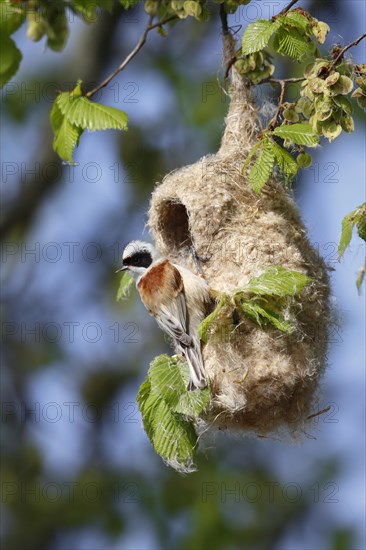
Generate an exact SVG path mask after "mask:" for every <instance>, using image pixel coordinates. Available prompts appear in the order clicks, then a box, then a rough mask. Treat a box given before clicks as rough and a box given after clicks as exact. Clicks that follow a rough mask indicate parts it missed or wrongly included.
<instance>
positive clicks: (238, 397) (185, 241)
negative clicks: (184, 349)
mask: <svg viewBox="0 0 366 550" xmlns="http://www.w3.org/2000/svg"><path fill="white" fill-rule="evenodd" d="M230 96H231V102H230V107H229V111H228V114H227V117H226V127H225V130H224V135H223V138H222V143H221V147H220V149H219V151H218V152H217V153H216V154H215V155H208V156H206V157H203V158H202V159H200V160H199V161H197V162H196V163H194V164H192V165H190V166H184V167H183V168H180V169H178V170H175V171H174V172H172V173H170V174H168V175H167V176H166V177H165V178H164V180H163V181H162V183H161V184H159V185H157V187H156V188H155V190H154V192H153V195H152V199H151V206H150V211H149V226H150V228H151V231H152V234H153V237H154V239H155V243H156V246H157V248H158V249H159V250H160V252H161V253H162V254H163V255H166V256H168V257H170V258H171V259H172V260H173V261H176V262H177V263H180V264H181V265H185V266H187V267H188V268H190V269H191V270H192V271H193V272H196V273H197V271H196V268H195V266H194V263H193V261H192V258H191V255H190V253H189V250H188V247H189V245H190V244H192V243H194V245H195V247H196V250H197V253H198V255H199V256H201V257H206V259H207V258H208V259H207V261H206V262H205V263H204V264H203V270H204V274H205V278H206V280H207V281H208V283H209V285H210V286H211V287H212V288H213V289H215V290H217V291H230V289H234V288H242V287H244V285H245V284H246V283H247V282H248V280H249V279H250V278H251V277H254V276H258V275H259V274H261V273H262V272H263V271H264V270H265V269H266V268H268V267H270V266H283V267H286V268H288V269H291V270H295V271H300V272H302V273H306V275H308V276H309V277H311V279H312V283H311V284H309V285H308V286H306V287H305V289H304V290H303V291H302V293H301V294H300V296H298V297H295V298H293V300H292V302H291V303H290V304H289V308H288V315H289V317H290V318H291V319H294V320H295V327H296V328H295V331H294V332H293V333H292V334H291V335H287V334H284V333H282V332H280V331H279V330H277V329H275V328H273V329H268V330H266V331H263V330H261V329H260V328H259V327H258V326H257V325H255V324H254V323H252V322H251V321H249V320H241V322H240V323H239V324H238V325H237V326H236V327H234V326H231V327H230V329H228V326H227V323H226V326H225V323H223V326H222V327H218V329H217V330H216V332H215V333H214V334H211V336H210V338H209V340H208V343H207V344H206V345H205V346H204V348H203V356H204V362H205V369H206V372H207V374H208V377H209V379H210V383H211V387H212V390H213V400H212V404H211V407H210V410H209V411H208V413H207V416H206V418H205V420H206V422H207V423H208V425H210V426H211V427H217V428H221V429H223V428H231V429H233V428H237V429H241V430H246V431H251V432H253V433H255V434H257V435H259V436H265V435H268V434H270V433H273V432H274V431H278V430H279V429H283V428H287V431H289V432H290V434H291V435H292V436H296V435H297V434H298V433H300V432H302V431H303V430H304V428H305V426H306V419H307V417H308V416H309V415H310V414H311V413H313V412H314V410H315V409H314V398H315V396H316V393H317V392H316V390H317V387H318V384H319V378H320V377H321V375H322V373H323V371H324V368H325V353H326V347H327V324H328V316H329V311H328V295H329V286H328V277H327V272H326V267H325V264H324V262H323V260H322V259H321V258H320V257H319V255H318V253H317V252H316V251H315V249H314V248H313V247H312V246H311V244H310V243H309V241H308V238H307V234H306V230H305V228H304V225H303V223H302V221H301V219H300V215H299V212H298V209H297V207H296V205H295V203H294V201H293V199H292V198H291V197H290V196H289V194H288V193H287V192H286V190H285V189H284V188H283V186H282V185H281V184H280V183H278V182H276V181H275V180H271V181H270V182H269V183H268V184H267V185H266V186H265V188H264V190H263V191H262V192H261V194H260V195H256V194H255V193H254V192H253V191H252V190H251V189H250V188H249V186H248V184H247V182H246V178H245V176H243V174H242V166H243V163H244V161H245V158H246V156H247V155H248V153H249V151H250V150H251V148H252V146H253V145H254V144H255V143H256V136H257V134H258V132H259V130H258V118H257V110H256V107H255V105H254V103H253V100H252V96H251V91H250V88H248V87H247V86H246V85H245V83H244V82H243V80H242V79H241V78H240V77H239V76H238V75H237V74H235V73H234V74H233V76H232V82H231V89H230ZM229 318H230V315H228V319H229ZM229 323H230V322H229ZM315 408H316V407H315Z"/></svg>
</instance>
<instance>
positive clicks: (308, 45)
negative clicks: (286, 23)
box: [273, 27, 314, 61]
mask: <svg viewBox="0 0 366 550" xmlns="http://www.w3.org/2000/svg"><path fill="white" fill-rule="evenodd" d="M273 47H274V49H275V50H276V52H277V53H279V54H281V55H287V56H289V57H292V58H293V59H296V60H297V61H300V60H301V59H302V58H303V57H305V56H306V55H311V54H313V52H314V44H313V42H311V41H309V40H307V38H306V37H305V36H304V35H303V34H301V33H300V32H299V31H298V30H297V29H295V28H291V29H289V30H287V29H285V28H283V27H281V28H280V29H279V30H278V32H277V33H276V36H275V38H274V41H273Z"/></svg>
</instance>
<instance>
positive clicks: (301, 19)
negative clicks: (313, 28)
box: [279, 11, 309, 32]
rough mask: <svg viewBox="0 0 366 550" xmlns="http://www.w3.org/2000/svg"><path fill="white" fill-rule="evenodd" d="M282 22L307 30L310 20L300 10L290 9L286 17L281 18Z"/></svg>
mask: <svg viewBox="0 0 366 550" xmlns="http://www.w3.org/2000/svg"><path fill="white" fill-rule="evenodd" d="M279 19H280V20H281V23H282V24H287V25H290V26H292V27H296V28H297V29H299V30H301V31H304V32H306V31H307V30H308V28H309V20H308V18H307V17H305V15H302V14H301V13H299V12H298V11H288V12H287V13H286V15H285V16H284V17H281V18H279Z"/></svg>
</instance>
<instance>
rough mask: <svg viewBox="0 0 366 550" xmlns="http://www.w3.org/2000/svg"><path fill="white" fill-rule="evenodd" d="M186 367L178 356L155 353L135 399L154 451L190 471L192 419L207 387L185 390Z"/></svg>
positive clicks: (194, 443)
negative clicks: (155, 355)
mask: <svg viewBox="0 0 366 550" xmlns="http://www.w3.org/2000/svg"><path fill="white" fill-rule="evenodd" d="M188 380H189V369H188V365H187V364H186V363H182V361H181V360H180V359H179V358H178V357H169V356H168V355H160V356H159V357H156V358H155V359H154V360H153V361H152V363H151V365H150V369H149V372H148V377H147V379H146V380H145V381H144V383H143V384H142V386H141V387H140V390H139V393H138V395H137V403H138V406H139V409H140V411H141V415H142V421H143V424H144V428H145V431H146V433H147V435H148V437H149V439H150V441H151V443H152V445H153V446H154V448H155V450H156V452H157V453H158V454H160V456H161V457H162V458H163V459H164V460H165V461H167V462H168V463H169V464H171V465H172V466H173V467H174V468H176V469H178V470H183V471H191V470H192V469H193V467H192V464H193V463H192V459H193V454H194V450H195V448H196V446H197V440H198V437H197V433H196V430H195V427H194V424H193V421H192V419H194V418H196V417H197V416H198V415H199V414H201V413H202V412H203V410H204V409H205V408H206V407H207V406H208V404H209V401H210V391H209V389H208V388H205V389H204V390H195V391H192V392H189V391H187V383H188Z"/></svg>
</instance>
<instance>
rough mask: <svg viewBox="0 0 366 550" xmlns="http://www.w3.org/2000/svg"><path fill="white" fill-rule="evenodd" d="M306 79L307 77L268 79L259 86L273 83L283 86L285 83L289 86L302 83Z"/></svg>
mask: <svg viewBox="0 0 366 550" xmlns="http://www.w3.org/2000/svg"><path fill="white" fill-rule="evenodd" d="M303 80H306V79H305V76H299V77H296V78H281V79H280V78H266V79H265V80H262V82H260V83H259V84H263V83H266V82H271V83H273V84H282V82H284V83H285V84H289V83H291V82H302V81H303Z"/></svg>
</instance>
